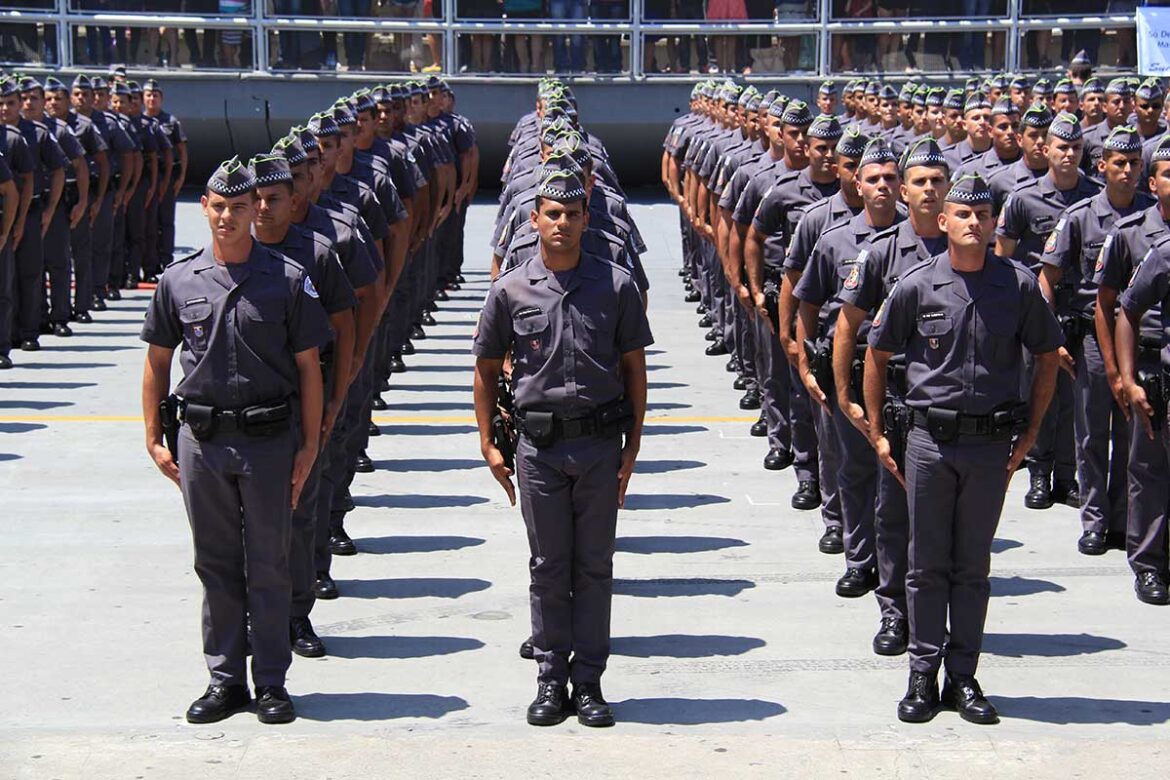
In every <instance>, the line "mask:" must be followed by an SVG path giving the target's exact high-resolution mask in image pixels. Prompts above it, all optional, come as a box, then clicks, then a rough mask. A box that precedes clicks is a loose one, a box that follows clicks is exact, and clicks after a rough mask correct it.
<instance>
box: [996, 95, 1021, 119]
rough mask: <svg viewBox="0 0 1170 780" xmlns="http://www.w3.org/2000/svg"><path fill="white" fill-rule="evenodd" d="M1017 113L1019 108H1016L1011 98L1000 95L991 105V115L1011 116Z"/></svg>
mask: <svg viewBox="0 0 1170 780" xmlns="http://www.w3.org/2000/svg"><path fill="white" fill-rule="evenodd" d="M1019 113H1020V109H1018V108H1016V104H1015V103H1013V102H1012V99H1011V98H1005V97H1001V98H1000V99H999V100H997V101H995V105H993V106H992V107H991V115H992V116H1012V115H1014V114H1019Z"/></svg>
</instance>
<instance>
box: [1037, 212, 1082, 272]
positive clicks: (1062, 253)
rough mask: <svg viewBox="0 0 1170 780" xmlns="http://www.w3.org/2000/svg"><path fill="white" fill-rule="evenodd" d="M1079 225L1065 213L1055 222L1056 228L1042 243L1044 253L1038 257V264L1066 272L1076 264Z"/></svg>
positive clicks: (1079, 235) (1073, 217)
mask: <svg viewBox="0 0 1170 780" xmlns="http://www.w3.org/2000/svg"><path fill="white" fill-rule="evenodd" d="M1080 227H1081V223H1080V221H1079V220H1078V219H1077V218H1076V217H1075V216H1072V215H1070V214H1069V213H1068V212H1067V211H1066V212H1064V213H1063V214H1061V215H1060V218H1059V219H1057V220H1056V226H1055V227H1054V228H1052V232H1051V233H1049V234H1048V240H1047V241H1046V242H1045V243H1044V252H1043V253H1042V254H1041V255H1040V262H1041V263H1044V264H1045V265H1050V266H1052V267H1054V268H1061V269H1063V270H1065V271H1068V270H1070V269H1072V268H1074V267H1075V266H1076V264H1077V254H1078V252H1079V250H1080V248H1081V230H1080Z"/></svg>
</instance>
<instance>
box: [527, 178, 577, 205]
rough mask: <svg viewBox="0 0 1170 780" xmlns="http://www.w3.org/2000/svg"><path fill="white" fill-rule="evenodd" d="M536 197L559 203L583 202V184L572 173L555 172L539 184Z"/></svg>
mask: <svg viewBox="0 0 1170 780" xmlns="http://www.w3.org/2000/svg"><path fill="white" fill-rule="evenodd" d="M537 195H538V196H539V197H541V198H547V199H549V200H555V201H557V202H559V203H570V202H572V201H575V200H584V199H585V184H584V183H583V182H582V181H581V177H580V176H578V175H577V174H576V173H573V172H572V171H556V172H554V173H550V174H549V175H548V176H547V177H546V178H545V179H544V181H542V182H541V183H540V189H538V190H537Z"/></svg>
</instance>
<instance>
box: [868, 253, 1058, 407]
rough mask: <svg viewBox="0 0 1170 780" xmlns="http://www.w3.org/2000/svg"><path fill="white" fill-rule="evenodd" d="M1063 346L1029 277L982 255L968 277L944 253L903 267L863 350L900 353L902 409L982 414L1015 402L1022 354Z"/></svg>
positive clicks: (1008, 263) (990, 255) (1014, 265)
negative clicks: (904, 384) (903, 376)
mask: <svg viewBox="0 0 1170 780" xmlns="http://www.w3.org/2000/svg"><path fill="white" fill-rule="evenodd" d="M1063 343H1064V334H1063V333H1062V332H1061V330H1060V325H1059V324H1058V323H1057V321H1056V317H1055V316H1053V314H1052V312H1051V311H1050V310H1049V309H1048V304H1047V303H1046V302H1045V300H1044V296H1042V295H1041V294H1040V284H1039V282H1038V281H1037V279H1036V277H1035V276H1033V275H1032V274H1031V273H1029V272H1028V270H1027V269H1026V268H1024V267H1022V266H1020V265H1018V264H1017V263H1013V262H1012V261H1010V260H1007V259H1004V258H1002V257H997V256H996V255H995V254H993V253H992V252H990V251H988V253H987V256H986V259H985V261H984V266H983V269H982V270H981V271H978V272H975V273H959V272H958V271H956V270H955V269H954V268H953V267H952V266H951V262H950V255H949V254H946V253H944V254H941V255H938V256H936V257H932V258H931V259H930V260H927V261H925V262H923V263H919V264H918V265H916V266H915V267H914V268H912V269H910V270H909V271H908V272H907V273H906V274H905V275H904V276H903V277H902V278H901V279H900V280H899V281H898V283H897V284H896V285H895V286H894V289H893V290H891V291H890V295H889V297H887V298H886V300H885V303H883V304H882V306H881V308H880V309H878V313H877V314H876V315H875V316H874V319H873V328H872V329H871V330H870V332H869V345H870V346H871V347H873V348H875V349H880V350H882V351H884V352H893V353H899V352H905V353H906V382H907V385H908V392H907V394H906V404H907V406H910V407H913V408H915V409H921V410H925V409H927V408H929V407H931V406H938V407H941V408H944V409H951V410H954V411H958V412H962V413H963V414H972V415H985V414H989V413H991V412H992V411H993V410H995V409H997V408H1001V407H1002V406H1003V405H1005V404H1008V403H1019V401H1020V380H1021V378H1022V372H1023V363H1024V357H1023V350H1024V349H1027V350H1028V351H1030V352H1032V353H1034V354H1040V353H1044V352H1051V351H1053V350H1055V349H1057V348H1058V347H1060V346H1061V345H1062V344H1063Z"/></svg>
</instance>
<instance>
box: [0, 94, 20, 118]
mask: <svg viewBox="0 0 1170 780" xmlns="http://www.w3.org/2000/svg"><path fill="white" fill-rule="evenodd" d="M19 121H20V96H19V95H6V96H4V97H0V122H3V123H4V124H6V125H14V124H16V123H17V122H19Z"/></svg>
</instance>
